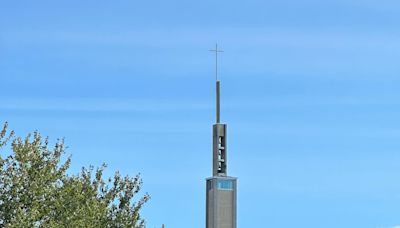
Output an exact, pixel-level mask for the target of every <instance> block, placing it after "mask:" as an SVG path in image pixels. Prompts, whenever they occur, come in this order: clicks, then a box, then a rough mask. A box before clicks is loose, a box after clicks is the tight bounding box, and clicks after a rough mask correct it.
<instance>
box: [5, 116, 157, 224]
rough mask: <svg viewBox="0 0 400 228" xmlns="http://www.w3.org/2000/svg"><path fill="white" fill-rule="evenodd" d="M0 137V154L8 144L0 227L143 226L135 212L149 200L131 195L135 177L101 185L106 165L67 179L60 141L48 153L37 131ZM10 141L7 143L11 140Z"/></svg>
mask: <svg viewBox="0 0 400 228" xmlns="http://www.w3.org/2000/svg"><path fill="white" fill-rule="evenodd" d="M13 135H14V132H10V133H9V134H7V123H6V124H5V126H4V128H3V130H2V131H1V132H0V149H1V148H2V147H4V146H5V145H6V144H7V143H8V142H9V141H12V143H11V149H12V153H11V155H9V156H7V157H4V156H2V154H0V227H135V228H136V227H144V226H145V225H144V220H143V219H142V218H141V216H140V214H139V211H140V209H141V208H142V206H143V205H144V204H145V203H146V202H147V201H148V200H149V195H148V194H144V196H142V197H141V198H140V199H139V200H138V201H137V202H134V200H133V198H134V196H135V195H136V194H137V193H138V192H139V190H140V188H141V186H142V180H141V178H140V176H139V175H136V176H135V177H133V178H131V177H129V176H126V177H122V176H121V175H120V174H119V173H118V172H117V173H116V174H115V175H114V177H113V178H109V179H108V180H106V181H105V180H103V171H104V169H105V167H106V166H105V165H102V166H101V167H99V168H97V169H94V168H93V167H92V166H91V167H89V168H82V170H81V172H80V173H79V174H77V175H68V174H67V170H68V168H69V167H70V164H71V158H70V157H68V158H66V159H64V160H65V161H62V157H63V156H62V155H63V154H65V146H64V142H63V140H58V142H57V143H56V144H55V146H54V148H52V149H50V148H49V142H48V138H42V136H41V135H40V134H39V133H38V132H34V133H33V134H32V135H28V136H27V137H26V138H24V139H22V138H20V137H18V138H15V137H14V136H13ZM11 139H12V140H11Z"/></svg>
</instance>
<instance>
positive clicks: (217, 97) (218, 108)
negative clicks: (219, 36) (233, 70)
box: [210, 44, 224, 123]
mask: <svg viewBox="0 0 400 228" xmlns="http://www.w3.org/2000/svg"><path fill="white" fill-rule="evenodd" d="M210 51H213V52H215V81H216V85H215V86H216V102H215V103H216V116H217V123H219V122H220V83H219V80H218V52H224V51H222V50H218V44H215V49H211V50H210Z"/></svg>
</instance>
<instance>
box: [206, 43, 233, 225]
mask: <svg viewBox="0 0 400 228" xmlns="http://www.w3.org/2000/svg"><path fill="white" fill-rule="evenodd" d="M210 51H213V52H215V81H216V83H215V86H216V110H215V112H216V123H215V124H214V125H213V149H212V157H213V175H212V177H209V178H207V179H206V181H207V183H206V228H236V190H237V178H236V177H230V176H228V173H227V167H228V165H227V164H228V162H227V140H226V132H227V130H226V128H227V125H226V124H221V123H220V121H221V118H220V115H221V112H220V97H221V96H220V92H221V89H220V81H219V80H218V53H219V52H222V51H221V50H218V46H217V45H215V50H210Z"/></svg>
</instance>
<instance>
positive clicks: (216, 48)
mask: <svg viewBox="0 0 400 228" xmlns="http://www.w3.org/2000/svg"><path fill="white" fill-rule="evenodd" d="M210 51H213V52H215V80H216V81H218V52H224V51H222V50H218V44H215V49H211V50H210Z"/></svg>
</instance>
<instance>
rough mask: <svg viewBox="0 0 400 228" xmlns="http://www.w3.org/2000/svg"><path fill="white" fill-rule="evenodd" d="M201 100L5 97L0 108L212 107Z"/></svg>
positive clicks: (141, 108)
mask: <svg viewBox="0 0 400 228" xmlns="http://www.w3.org/2000/svg"><path fill="white" fill-rule="evenodd" d="M211 107H212V106H211V104H207V103H204V102H200V101H197V102H196V101H192V102H189V101H178V100H175V101H173V100H168V101H167V100H151V99H120V100H117V99H43V98H41V99H40V98H38V99H29V98H22V99H3V100H2V102H1V104H0V109H6V110H30V111H83V112H85V111H98V112H102V111H111V112H118V111H133V112H135V111H179V110H202V109H210V108H211Z"/></svg>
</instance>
